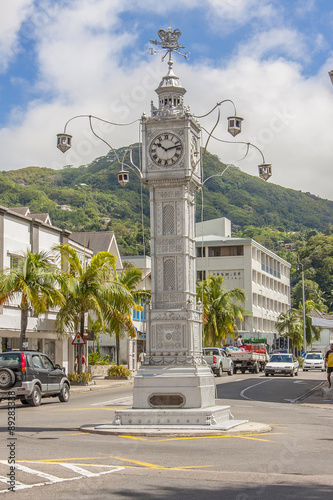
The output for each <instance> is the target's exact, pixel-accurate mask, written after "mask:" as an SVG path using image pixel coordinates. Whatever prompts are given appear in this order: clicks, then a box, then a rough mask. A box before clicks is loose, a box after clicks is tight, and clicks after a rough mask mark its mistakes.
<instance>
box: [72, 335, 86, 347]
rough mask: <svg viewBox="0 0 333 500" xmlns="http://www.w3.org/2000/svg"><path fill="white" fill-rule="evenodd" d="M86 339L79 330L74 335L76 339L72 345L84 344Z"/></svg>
mask: <svg viewBox="0 0 333 500" xmlns="http://www.w3.org/2000/svg"><path fill="white" fill-rule="evenodd" d="M85 343H86V341H85V340H84V338H83V337H82V335H81V333H80V332H77V334H76V335H75V337H74V340H73V342H72V345H84V344H85Z"/></svg>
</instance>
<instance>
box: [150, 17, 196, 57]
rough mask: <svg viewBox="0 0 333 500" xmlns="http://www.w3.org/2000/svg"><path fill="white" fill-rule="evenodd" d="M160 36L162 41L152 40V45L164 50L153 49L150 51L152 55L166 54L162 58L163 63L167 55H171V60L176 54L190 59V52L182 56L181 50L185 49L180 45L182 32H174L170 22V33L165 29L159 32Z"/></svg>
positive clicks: (178, 30)
mask: <svg viewBox="0 0 333 500" xmlns="http://www.w3.org/2000/svg"><path fill="white" fill-rule="evenodd" d="M157 34H158V36H159V37H160V39H161V41H159V40H150V43H152V44H154V45H160V46H161V47H162V50H155V49H153V48H150V49H149V53H150V54H152V55H153V54H157V53H158V52H164V51H166V52H165V54H164V56H163V57H162V61H164V59H165V57H166V56H167V54H169V59H171V53H172V52H176V54H179V55H180V56H183V57H185V59H189V55H190V53H189V52H185V53H184V54H182V53H181V52H180V51H181V49H185V47H183V46H182V45H179V42H178V40H179V37H180V36H181V34H182V32H181V30H180V29H175V30H173V31H172V29H171V26H170V22H169V28H168V31H165V30H163V29H160V30H158V32H157Z"/></svg>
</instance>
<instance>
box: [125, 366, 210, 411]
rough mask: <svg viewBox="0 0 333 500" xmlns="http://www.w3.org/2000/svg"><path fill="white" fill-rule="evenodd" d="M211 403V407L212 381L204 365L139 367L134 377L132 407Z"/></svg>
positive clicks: (177, 406)
mask: <svg viewBox="0 0 333 500" xmlns="http://www.w3.org/2000/svg"><path fill="white" fill-rule="evenodd" d="M212 406H215V383H214V376H213V374H212V372H211V370H210V368H209V367H208V366H205V365H199V366H196V365H190V366H183V365H181V366H177V365H176V366H175V365H172V366H158V367H157V366H142V367H141V368H140V369H139V370H138V373H137V375H136V376H135V377H134V390H133V409H155V410H156V409H162V410H166V409H172V410H175V409H177V410H180V409H183V408H191V409H196V408H201V409H202V408H208V407H212Z"/></svg>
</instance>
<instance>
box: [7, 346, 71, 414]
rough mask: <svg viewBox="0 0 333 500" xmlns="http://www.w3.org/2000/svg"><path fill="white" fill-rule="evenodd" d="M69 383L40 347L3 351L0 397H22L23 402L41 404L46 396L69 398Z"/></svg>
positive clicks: (34, 404) (31, 404) (64, 399)
mask: <svg viewBox="0 0 333 500" xmlns="http://www.w3.org/2000/svg"><path fill="white" fill-rule="evenodd" d="M69 391H70V383H69V380H68V378H67V377H66V375H65V373H64V372H63V370H62V369H61V367H60V366H59V365H54V364H53V362H52V361H51V360H50V358H48V357H47V356H46V355H45V354H42V353H41V352H37V351H9V352H2V353H0V401H1V400H2V399H8V398H15V399H20V400H21V402H22V404H28V405H30V406H39V405H40V403H41V399H42V398H43V397H58V398H59V400H60V401H61V402H63V403H67V401H68V400H69Z"/></svg>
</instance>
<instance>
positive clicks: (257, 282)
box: [196, 218, 291, 345]
mask: <svg viewBox="0 0 333 500" xmlns="http://www.w3.org/2000/svg"><path fill="white" fill-rule="evenodd" d="M196 255H197V259H196V268H197V279H205V278H206V277H207V276H208V275H209V274H214V275H216V276H223V285H224V286H225V288H226V289H228V290H231V289H233V288H241V289H242V290H243V291H244V292H245V294H246V302H245V319H244V322H243V323H241V324H240V325H239V328H240V330H241V331H240V333H241V334H242V336H243V338H244V337H264V338H266V339H267V342H268V344H270V345H272V344H273V342H274V340H275V338H276V335H277V330H276V328H275V322H276V321H277V319H278V316H279V314H280V313H282V312H286V311H287V310H288V309H289V308H290V267H291V266H290V264H289V262H287V261H285V260H284V259H282V258H281V257H279V256H278V255H276V254H275V253H274V252H272V251H270V250H268V249H267V248H265V247H264V246H262V245H260V244H259V243H257V242H256V241H254V240H252V239H250V238H233V237H232V236H231V222H230V221H229V220H228V219H225V218H220V219H214V220H209V221H205V222H201V223H197V224H196Z"/></svg>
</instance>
